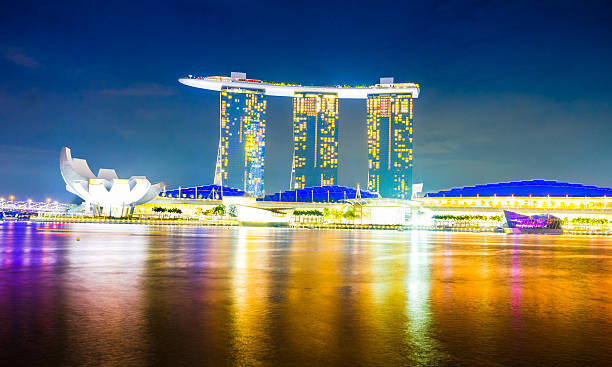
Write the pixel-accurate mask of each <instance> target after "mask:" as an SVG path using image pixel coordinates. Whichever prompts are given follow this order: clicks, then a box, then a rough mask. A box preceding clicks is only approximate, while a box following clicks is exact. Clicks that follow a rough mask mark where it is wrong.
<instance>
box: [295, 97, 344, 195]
mask: <svg viewBox="0 0 612 367" xmlns="http://www.w3.org/2000/svg"><path fill="white" fill-rule="evenodd" d="M337 121H338V96H337V95H336V94H320V93H296V94H295V96H294V97H293V144H294V150H293V167H292V172H291V187H292V188H293V189H303V188H305V187H311V186H326V185H336V184H337V183H338V132H337V128H336V124H337Z"/></svg>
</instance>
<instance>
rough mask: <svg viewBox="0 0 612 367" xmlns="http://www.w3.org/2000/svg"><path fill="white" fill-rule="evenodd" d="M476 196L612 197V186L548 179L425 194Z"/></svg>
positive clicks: (429, 195)
mask: <svg viewBox="0 0 612 367" xmlns="http://www.w3.org/2000/svg"><path fill="white" fill-rule="evenodd" d="M476 196H518V197H528V196H532V197H546V196H550V197H565V196H568V197H604V196H611V197H612V188H606V187H597V186H586V185H582V184H574V183H568V182H558V181H548V180H528V181H511V182H500V183H493V184H486V185H476V186H465V187H460V188H453V189H450V190H442V191H438V192H430V193H427V194H425V197H427V198H440V197H476Z"/></svg>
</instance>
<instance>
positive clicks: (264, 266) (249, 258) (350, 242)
mask: <svg viewBox="0 0 612 367" xmlns="http://www.w3.org/2000/svg"><path fill="white" fill-rule="evenodd" d="M77 237H79V238H80V241H77ZM611 317H612V238H606V237H578V236H529V235H526V236H508V235H504V234H493V233H487V234H476V233H473V234H472V233H449V232H426V231H422V232H417V231H414V232H410V231H408V232H396V231H342V230H339V231H324V230H321V231H317V230H290V229H273V228H202V227H199V228H197V227H162V226H159V227H157V226H149V227H147V226H138V225H94V224H71V225H48V224H28V223H4V224H0V352H1V353H0V365H9V364H8V363H6V362H10V365H25V366H35V365H45V366H53V365H58V366H77V365H79V366H80V365H85V366H87V365H89V366H119V365H120V366H145V365H146V366H168V365H172V366H190V365H198V366H224V365H239V366H242V365H244V366H257V365H295V366H299V365H305V366H312V365H318V366H327V365H342V366H360V365H361V366H376V365H394V366H399V365H425V366H429V365H452V366H457V365H459V366H461V365H465V366H473V365H491V366H500V365H503V366H520V365H555V366H564V365H584V366H586V365H605V364H610V362H611V361H612V323H611Z"/></svg>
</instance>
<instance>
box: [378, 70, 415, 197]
mask: <svg viewBox="0 0 612 367" xmlns="http://www.w3.org/2000/svg"><path fill="white" fill-rule="evenodd" d="M386 84H389V85H393V80H392V79H391V78H388V79H387V78H383V79H381V85H386ZM367 114H368V117H367V135H368V190H370V191H375V192H378V193H379V194H380V195H381V196H382V197H386V198H396V199H410V198H411V191H412V166H413V155H412V140H413V137H412V94H411V93H376V94H374V93H373V94H369V95H368V100H367Z"/></svg>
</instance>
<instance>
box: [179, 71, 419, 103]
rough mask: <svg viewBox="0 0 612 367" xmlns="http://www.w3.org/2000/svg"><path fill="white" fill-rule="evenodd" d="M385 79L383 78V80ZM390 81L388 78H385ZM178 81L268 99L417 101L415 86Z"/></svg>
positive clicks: (215, 79)
mask: <svg viewBox="0 0 612 367" xmlns="http://www.w3.org/2000/svg"><path fill="white" fill-rule="evenodd" d="M383 79H385V78H383ZM389 79H390V78H389ZM179 82H180V83H182V84H185V85H188V86H190V87H195V88H201V89H208V90H215V91H221V90H222V89H223V88H236V89H251V90H253V89H255V90H259V91H261V92H262V93H264V94H266V95H269V96H280V97H293V96H294V95H295V94H296V93H323V94H325V93H333V94H337V95H338V98H351V99H366V98H368V94H390V93H405V94H411V95H412V97H413V98H418V97H419V93H420V91H421V89H420V87H419V85H418V84H416V83H393V82H391V83H383V84H375V85H372V86H345V85H336V86H307V85H306V86H305V85H299V84H290V83H274V82H265V81H262V80H255V79H246V77H245V78H236V77H226V76H207V77H193V76H189V77H188V78H181V79H179Z"/></svg>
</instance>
